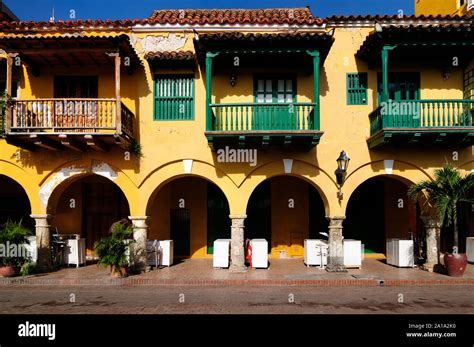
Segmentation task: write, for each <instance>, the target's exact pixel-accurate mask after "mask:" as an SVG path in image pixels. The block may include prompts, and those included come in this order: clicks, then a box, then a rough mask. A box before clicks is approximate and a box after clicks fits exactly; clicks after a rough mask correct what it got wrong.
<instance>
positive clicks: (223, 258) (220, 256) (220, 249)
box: [212, 239, 230, 269]
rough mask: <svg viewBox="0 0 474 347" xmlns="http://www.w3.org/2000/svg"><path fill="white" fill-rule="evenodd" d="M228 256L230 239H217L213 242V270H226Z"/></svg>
mask: <svg viewBox="0 0 474 347" xmlns="http://www.w3.org/2000/svg"><path fill="white" fill-rule="evenodd" d="M229 255H230V239H217V240H215V241H214V254H213V256H212V266H213V267H215V268H222V269H225V268H228V267H229Z"/></svg>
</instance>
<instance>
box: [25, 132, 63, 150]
mask: <svg viewBox="0 0 474 347" xmlns="http://www.w3.org/2000/svg"><path fill="white" fill-rule="evenodd" d="M30 140H31V141H32V142H33V144H34V145H35V146H38V147H42V148H46V149H49V150H52V151H61V150H62V149H63V148H64V147H63V145H62V144H61V143H59V142H56V141H55V140H53V139H52V138H51V137H46V136H38V135H37V134H31V135H30Z"/></svg>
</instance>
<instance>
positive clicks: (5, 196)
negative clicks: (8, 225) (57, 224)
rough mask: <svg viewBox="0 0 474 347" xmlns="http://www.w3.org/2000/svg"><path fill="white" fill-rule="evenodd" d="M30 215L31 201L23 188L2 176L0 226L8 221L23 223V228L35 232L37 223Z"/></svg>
mask: <svg viewBox="0 0 474 347" xmlns="http://www.w3.org/2000/svg"><path fill="white" fill-rule="evenodd" d="M30 214H31V206H30V201H29V200H28V196H27V195H26V192H25V190H24V189H23V187H22V186H20V185H19V184H18V183H17V182H16V181H15V180H13V179H11V178H10V177H7V176H4V175H0V224H4V223H5V222H6V221H8V220H11V221H14V222H19V221H22V224H23V226H25V227H27V228H29V229H30V230H32V231H34V225H35V223H34V221H33V219H32V218H31V217H30Z"/></svg>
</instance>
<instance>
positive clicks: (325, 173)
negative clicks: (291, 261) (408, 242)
mask: <svg viewBox="0 0 474 347" xmlns="http://www.w3.org/2000/svg"><path fill="white" fill-rule="evenodd" d="M420 2H421V1H420ZM420 6H421V5H420ZM417 11H418V7H417ZM441 21H442V23H440V22H439V21H434V20H431V19H429V18H428V19H427V18H417V17H404V18H399V17H393V18H392V17H391V18H385V19H383V20H380V19H378V20H376V19H375V18H373V17H364V18H357V19H353V18H347V17H331V18H327V19H320V18H317V17H315V16H314V15H313V14H312V13H311V12H310V10H309V9H306V8H305V9H268V10H173V11H165V10H163V11H156V12H155V13H154V14H153V15H152V16H151V17H150V18H148V19H145V20H141V21H137V20H135V21H129V20H125V21H116V22H113V21H71V22H48V23H45V22H39V23H33V22H28V23H24V22H11V23H6V22H5V23H3V24H1V27H2V28H1V30H0V31H1V33H0V48H1V49H2V50H3V51H4V54H3V56H4V59H3V65H2V66H3V71H4V75H5V77H4V83H5V86H6V89H7V93H8V94H9V95H11V96H12V97H13V100H12V101H11V102H9V103H8V107H7V108H6V110H5V113H4V139H2V140H0V186H1V187H2V188H1V189H0V199H1V201H2V203H1V206H0V207H1V209H0V212H1V218H2V219H7V218H12V217H14V218H23V220H24V221H25V223H27V224H28V225H30V226H31V227H34V228H36V235H37V238H38V240H39V241H38V247H39V251H40V253H39V254H40V260H39V261H40V262H42V265H44V266H46V267H47V265H48V261H49V260H48V256H49V255H48V252H49V244H50V233H51V232H56V231H57V232H58V233H62V234H80V235H81V236H82V237H84V238H86V245H87V249H88V255H89V256H93V252H92V250H93V244H94V242H95V241H97V240H99V239H100V238H101V237H104V236H105V235H107V233H108V230H109V227H110V225H111V223H113V222H115V221H117V220H120V219H122V218H129V217H130V220H131V221H132V222H133V225H134V228H135V234H134V237H135V239H136V240H137V244H138V245H139V247H138V248H137V249H138V250H137V251H136V259H135V260H136V264H138V267H139V268H141V269H143V268H144V267H145V266H146V257H144V248H145V247H146V244H145V241H146V240H147V239H148V240H154V239H160V240H163V239H173V240H175V254H176V255H177V256H183V257H194V258H207V257H212V252H213V242H214V240H215V239H220V238H227V239H231V240H232V242H231V244H232V249H231V260H232V266H231V270H233V271H243V270H244V269H245V268H244V248H243V243H244V239H247V238H250V239H251V238H265V239H266V240H267V241H268V242H269V253H270V256H271V257H282V258H294V257H302V256H303V252H304V248H303V246H304V240H305V239H308V238H323V236H322V235H321V234H320V233H321V232H324V233H328V234H329V242H330V245H332V247H331V248H330V265H332V267H331V266H330V268H333V269H334V270H335V271H338V270H340V269H342V268H343V266H342V260H341V259H342V254H341V249H342V247H341V245H342V237H344V238H346V239H348V238H354V239H360V240H362V241H363V243H364V245H365V249H366V252H367V253H368V254H375V256H381V255H383V254H384V253H385V241H386V240H387V239H389V238H410V237H419V238H420V240H422V238H424V233H425V228H427V225H432V223H435V222H433V220H434V217H432V216H431V214H430V211H429V209H427V208H426V206H425V204H424V203H423V202H419V203H417V204H415V203H412V202H410V201H409V200H408V197H407V194H406V192H407V189H408V187H409V185H410V184H412V183H415V182H418V181H420V180H423V179H432V178H433V172H434V170H435V169H437V168H440V167H441V166H443V164H444V163H445V162H446V161H448V162H450V163H451V164H453V165H454V166H456V167H458V168H460V169H461V170H462V171H463V172H469V171H472V170H474V158H473V154H474V153H473V147H472V144H473V141H474V119H473V111H472V110H473V103H474V102H473V95H474V77H473V71H474V60H473V58H474V57H473V55H472V45H473V43H474V40H473V37H472V33H471V32H470V31H468V30H467V28H468V27H470V26H472V21H470V20H469V19H467V18H466V17H460V18H448V17H446V18H444V19H442V20H441ZM455 28H461V29H460V30H458V29H455ZM463 28H464V29H465V30H464V29H463ZM407 32H414V33H415V34H414V35H407ZM447 38H449V42H450V43H449V45H450V49H449V50H447V49H445V45H446V44H448V43H447V42H446V41H447V40H448V39H447ZM2 77H3V76H2ZM1 81H2V79H0V82H1ZM341 151H345V152H346V153H347V155H348V156H349V157H350V162H349V166H348V169H347V172H346V173H345V174H344V177H343V184H340V183H341V182H339V183H338V178H337V176H336V175H335V170H336V169H337V163H336V159H337V158H338V157H339V155H340V153H341ZM30 215H31V217H29V216H30ZM425 217H426V218H425ZM423 218H424V222H423ZM463 218H464V219H463V223H465V227H464V229H463V230H464V234H463V235H464V236H468V235H470V233H472V232H473V230H472V228H473V225H474V223H473V214H472V211H471V210H470V209H466V211H465V215H464V217H463ZM430 223H431V224H430ZM430 230H431V229H430ZM443 242H444V244H443V245H442V246H443V247H446V248H448V247H449V244H450V240H444V241H443ZM140 247H141V249H140ZM429 260H432V259H429Z"/></svg>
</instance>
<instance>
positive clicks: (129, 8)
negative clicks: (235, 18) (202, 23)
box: [4, 0, 415, 20]
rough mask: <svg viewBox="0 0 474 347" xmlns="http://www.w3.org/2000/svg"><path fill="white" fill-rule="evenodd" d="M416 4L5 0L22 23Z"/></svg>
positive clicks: (393, 9) (341, 11)
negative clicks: (178, 11)
mask: <svg viewBox="0 0 474 347" xmlns="http://www.w3.org/2000/svg"><path fill="white" fill-rule="evenodd" d="M414 1H415V0H253V1H249V0H232V1H229V0H226V1H224V0H4V3H5V4H6V5H7V6H8V7H9V8H10V9H11V10H12V11H13V12H14V13H15V14H16V15H17V17H19V18H20V19H22V20H48V19H49V17H50V16H51V13H52V8H53V6H54V8H55V17H56V19H69V16H70V13H72V12H71V10H74V11H75V15H76V19H79V18H81V19H88V18H91V19H108V18H110V19H123V18H132V19H133V18H145V17H148V16H149V15H150V14H151V13H152V12H153V10H154V9H164V8H265V7H304V6H306V5H309V6H311V10H312V12H313V13H314V14H316V15H317V16H320V17H326V16H329V15H332V14H338V15H349V14H354V15H357V14H397V13H398V10H400V9H401V10H403V11H404V13H405V14H408V15H410V14H413V12H414V10H413V8H414Z"/></svg>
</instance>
